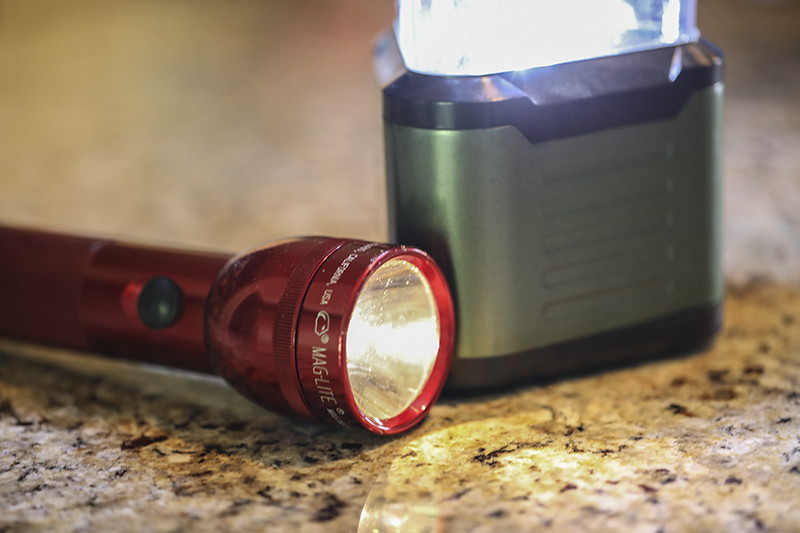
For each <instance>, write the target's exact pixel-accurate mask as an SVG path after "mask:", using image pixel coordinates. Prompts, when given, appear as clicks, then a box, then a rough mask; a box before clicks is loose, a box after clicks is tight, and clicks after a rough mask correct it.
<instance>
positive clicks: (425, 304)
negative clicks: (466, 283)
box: [345, 259, 439, 421]
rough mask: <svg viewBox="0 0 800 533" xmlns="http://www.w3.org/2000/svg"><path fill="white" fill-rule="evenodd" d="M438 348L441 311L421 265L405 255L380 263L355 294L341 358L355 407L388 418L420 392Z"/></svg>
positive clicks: (402, 408)
mask: <svg viewBox="0 0 800 533" xmlns="http://www.w3.org/2000/svg"><path fill="white" fill-rule="evenodd" d="M438 353H439V315H438V310H437V307H436V300H435V299H434V296H433V291H432V290H431V287H430V285H429V284H428V281H427V279H426V278H425V276H424V275H423V274H422V273H421V272H420V270H419V269H418V268H417V267H416V266H414V265H413V264H411V263H410V262H408V261H405V260H403V259H391V260H389V261H387V262H386V263H384V264H383V265H381V266H380V267H379V268H378V269H377V270H375V272H373V274H372V275H371V276H370V277H369V279H368V280H367V281H366V283H365V284H364V287H363V288H362V289H361V292H359V294H358V298H357V299H356V303H355V306H354V308H353V314H352V316H351V318H350V323H349V325H348V327H347V340H346V348H345V361H346V367H347V377H348V380H349V381H350V389H351V390H352V391H353V396H354V398H355V400H356V404H357V405H358V408H359V409H361V411H362V413H364V415H365V416H366V417H367V418H370V419H372V420H373V421H381V420H388V419H390V418H393V417H395V416H397V415H399V414H400V413H402V412H403V411H405V410H406V409H408V407H409V406H410V405H411V404H412V403H413V401H414V400H415V399H416V398H417V397H418V396H419V394H420V393H421V392H422V389H423V388H424V387H425V384H426V383H427V381H428V378H429V377H430V375H431V371H432V370H433V366H434V363H435V362H436V358H437V356H438Z"/></svg>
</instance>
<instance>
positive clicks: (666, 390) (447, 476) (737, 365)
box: [0, 286, 800, 531]
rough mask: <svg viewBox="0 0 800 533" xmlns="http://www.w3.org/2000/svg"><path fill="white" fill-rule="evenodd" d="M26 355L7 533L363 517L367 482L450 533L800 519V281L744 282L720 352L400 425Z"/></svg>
mask: <svg viewBox="0 0 800 533" xmlns="http://www.w3.org/2000/svg"><path fill="white" fill-rule="evenodd" d="M20 351H25V350H24V349H20V347H19V346H14V345H10V346H5V347H4V348H3V350H2V356H0V372H1V373H0V440H1V441H2V443H3V445H2V452H0V510H2V514H0V530H2V531H36V530H48V531H77V530H83V529H88V530H92V531H106V530H112V529H113V530H119V531H144V530H149V531H175V530H191V531H205V530H209V531H210V530H220V529H224V530H234V529H235V530H238V531H263V530H269V531H293V530H297V529H298V528H300V529H302V530H303V531H352V530H355V529H356V528H357V525H358V522H359V517H360V515H361V509H362V506H363V504H364V503H365V501H366V500H367V498H368V496H369V502H370V504H369V508H368V509H369V511H371V512H376V510H377V512H379V513H382V516H383V517H384V519H385V517H386V516H387V515H389V516H390V515H392V514H397V513H398V512H399V511H398V509H400V510H401V511H402V513H405V514H404V515H403V516H406V517H407V516H415V513H416V514H419V513H420V512H421V511H419V509H420V507H421V506H422V507H424V509H425V513H427V514H423V515H422V516H423V517H424V518H425V521H429V520H430V519H431V517H434V518H435V519H434V521H433V523H434V524H440V525H442V526H443V528H444V530H445V531H466V530H469V531H499V530H503V531H521V530H526V531H527V530H553V531H620V530H629V529H633V530H637V531H639V530H640V531H657V530H663V531H714V530H715V531H723V530H724V531H733V530H736V531H748V530H751V531H759V530H765V529H766V530H772V531H789V530H796V529H800V509H799V508H798V507H797V506H796V494H797V491H798V489H800V431H798V430H799V429H800V414H798V413H800V365H799V364H798V361H800V357H799V356H800V291H797V290H793V289H788V288H781V287H776V286H751V287H746V288H744V289H731V290H730V291H729V297H728V300H727V324H726V327H725V330H724V331H723V333H722V334H721V335H720V338H719V340H718V342H717V343H716V345H715V346H714V347H713V348H712V349H711V350H709V351H707V352H704V353H700V354H695V355H690V356H686V357H684V358H680V359H677V360H668V361H662V362H657V363H654V364H649V365H643V366H640V367H636V368H628V369H620V370H615V371H611V372H608V373H604V374H601V375H596V376H589V377H585V378H579V379H574V380H567V381H564V382H561V383H555V384H551V385H548V386H544V387H530V388H524V389H521V390H518V391H514V392H510V393H508V394H503V395H495V396H491V397H481V398H473V399H468V400H461V399H446V400H445V401H443V402H440V404H439V405H437V406H436V407H435V408H434V409H433V410H432V412H431V415H430V417H429V418H428V419H427V420H426V421H425V422H424V423H423V425H422V426H421V427H420V428H418V429H416V430H414V431H412V432H411V433H409V434H407V435H404V436H401V437H398V438H395V439H384V438H380V437H376V436H372V435H368V434H364V433H359V432H346V431H339V430H336V429H332V428H327V427H320V426H316V425H312V424H306V423H304V422H298V421H295V420H289V419H285V418H281V417H277V416H275V415H272V414H270V413H266V412H264V411H261V410H258V409H256V408H252V407H249V406H247V405H246V404H244V403H238V401H237V400H236V399H235V397H233V393H232V392H228V391H226V390H225V389H224V388H223V386H221V385H219V384H217V383H216V382H211V381H207V380H206V381H197V380H195V379H193V378H189V377H185V376H175V375H164V374H153V373H151V372H149V371H147V370H143V369H137V368H127V367H126V366H125V365H123V364H117V363H113V362H112V363H103V364H101V365H100V368H99V369H98V368H97V367H91V363H92V361H91V360H90V359H89V358H85V357H80V356H79V357H77V358H76V357H75V356H71V357H69V358H67V357H66V356H64V355H58V354H52V353H50V354H48V353H40V355H39V356H38V360H34V359H32V358H31V356H30V355H28V356H27V357H26V356H23V355H19V352H20ZM87 365H88V366H90V368H91V369H92V372H91V374H87V373H86V372H81V371H80V368H81V367H82V366H87ZM70 367H72V368H70ZM120 374H123V375H124V376H122V377H121V376H120ZM135 374H138V375H135ZM137 381H138V382H141V383H146V385H144V386H140V387H136V386H133V385H134V384H135V383H136V382H137ZM181 387H183V388H187V389H195V390H194V391H192V390H188V391H186V392H185V393H183V392H181V390H180V389H181ZM206 391H208V392H206ZM192 395H194V396H195V399H194V401H192V400H191V398H192ZM214 395H216V397H214ZM202 397H205V400H201V399H200V398H202ZM214 403H216V404H217V406H214V405H213V404H214ZM376 481H378V483H377V484H376V483H375V482H376ZM373 487H374V489H373ZM371 489H372V493H370V491H371ZM412 504H413V505H414V506H415V509H416V511H413V509H412V510H411V511H410V510H409V508H408V507H409V506H410V505H412ZM412 511H413V512H412ZM418 520H421V519H420V518H419V517H418Z"/></svg>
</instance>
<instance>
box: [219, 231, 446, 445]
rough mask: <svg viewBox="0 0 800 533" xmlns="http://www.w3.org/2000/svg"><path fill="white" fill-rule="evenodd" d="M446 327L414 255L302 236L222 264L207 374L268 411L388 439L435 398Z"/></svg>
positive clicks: (419, 255) (433, 277)
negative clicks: (211, 367)
mask: <svg viewBox="0 0 800 533" xmlns="http://www.w3.org/2000/svg"><path fill="white" fill-rule="evenodd" d="M454 324H455V319H454V310H453V303H452V299H451V297H450V293H449V290H448V288H447V283H446V281H445V278H444V276H443V275H442V273H441V271H440V269H439V268H438V266H437V265H436V264H435V263H434V262H433V260H432V259H431V258H430V257H429V256H428V255H427V254H425V253H424V252H422V251H420V250H418V249H415V248H408V247H404V246H393V245H387V244H375V243H366V242H360V241H352V240H343V239H330V238H322V237H309V238H304V239H297V240H292V241H284V242H281V243H278V244H274V245H271V246H266V247H262V248H258V249H256V250H253V251H250V252H247V253H244V254H240V255H238V256H236V257H234V258H232V259H231V261H230V262H229V263H228V264H227V265H226V266H225V268H223V270H222V271H221V272H220V274H219V275H218V276H217V279H216V280H215V282H214V285H213V286H212V289H211V291H210V293H209V296H208V300H207V302H206V319H205V341H206V348H207V352H208V353H209V357H210V358H211V362H212V364H213V365H214V367H215V369H216V371H217V372H218V373H219V374H220V375H222V376H223V377H224V378H225V379H226V380H227V381H228V382H229V383H230V384H231V385H232V386H233V387H234V388H236V389H237V390H239V391H240V392H241V393H242V394H244V395H245V396H247V397H249V398H250V399H252V400H253V401H255V402H257V403H259V404H260V405H262V406H264V407H266V408H268V409H271V410H276V411H281V412H288V413H295V414H298V415H300V416H303V417H305V418H307V419H310V420H314V421H318V422H326V423H330V424H334V425H341V426H345V427H364V428H366V429H368V430H370V431H373V432H375V433H380V434H393V433H398V432H400V431H403V430H405V429H408V428H410V427H411V426H413V425H414V424H416V423H417V422H419V421H420V420H421V419H422V417H423V416H424V415H425V413H426V411H427V409H428V407H430V405H431V404H432V403H433V402H434V401H435V400H436V398H437V397H438V395H439V393H440V392H441V389H442V387H443V385H444V381H445V378H446V377H447V373H448V370H449V368H450V362H451V358H452V351H453V340H454Z"/></svg>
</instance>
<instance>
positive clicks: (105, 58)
mask: <svg viewBox="0 0 800 533" xmlns="http://www.w3.org/2000/svg"><path fill="white" fill-rule="evenodd" d="M393 7H394V6H393V2H392V1H391V0H270V1H263V0H258V1H256V0H226V1H221V0H158V1H156V0H136V1H134V0H75V1H72V2H68V3H65V2H58V1H55V0H0V221H2V222H3V223H19V224H28V225H36V226H43V227H47V228H54V229H62V230H72V231H81V232H88V233H94V234H102V235H108V234H115V235H116V234H118V235H121V236H124V237H127V238H132V239H136V240H144V241H156V242H166V243H178V244H183V245H187V246H199V247H212V248H220V249H223V250H231V251H236V250H239V249H243V248H247V247H251V246H254V245H256V244H259V243H261V242H264V241H269V240H273V239H277V238H282V237H286V236H291V235H301V234H329V235H336V236H350V237H357V238H363V239H379V240H383V239H385V238H386V221H385V218H386V215H385V206H384V184H383V168H382V155H381V130H380V106H379V89H378V87H377V86H376V84H375V82H374V81H373V77H372V72H371V63H370V52H371V51H370V47H371V43H372V40H373V39H374V37H375V36H376V35H377V34H378V33H379V32H380V31H381V30H382V29H384V28H386V27H388V25H389V24H390V22H391V19H392V16H393ZM699 27H700V29H701V31H702V32H703V34H704V36H706V37H707V38H709V39H710V40H712V41H713V42H714V43H716V44H717V45H719V46H720V47H721V48H722V49H723V50H724V51H725V52H726V55H727V79H728V86H727V90H728V92H727V102H726V131H725V134H726V152H725V153H726V155H725V158H726V159H725V167H724V168H725V180H726V197H725V205H726V215H725V217H726V218H725V227H726V264H727V271H728V279H729V280H730V281H733V282H737V283H744V282H747V281H749V280H751V279H753V278H761V277H771V278H775V279H778V280H781V281H793V282H794V281H798V280H800V1H797V0H783V1H779V0H773V1H766V0H764V1H754V0H699Z"/></svg>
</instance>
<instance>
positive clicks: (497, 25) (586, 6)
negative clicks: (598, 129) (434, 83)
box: [395, 0, 698, 75]
mask: <svg viewBox="0 0 800 533" xmlns="http://www.w3.org/2000/svg"><path fill="white" fill-rule="evenodd" d="M695 2H696V0H397V20H396V21H395V34H396V36H397V42H398V45H399V47H400V52H401V53H402V55H403V61H404V62H405V64H406V67H407V68H408V69H410V70H413V71H416V72H422V73H426V74H436V75H484V74H493V73H497V72H506V71H511V70H524V69H528V68H533V67H539V66H544V65H553V64H556V63H564V62H567V61H576V60H580V59H588V58H592V57H600V56H607V55H614V54H619V53H622V52H630V51H634V50H642V49H647V48H654V47H658V46H666V45H670V44H676V43H681V42H688V41H691V40H694V39H696V38H697V37H698V33H697V29H696V28H695V25H694V24H695V16H694V14H695V11H696V4H695Z"/></svg>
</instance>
